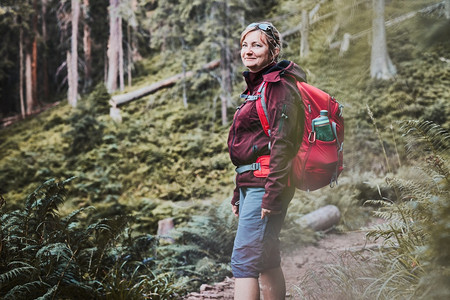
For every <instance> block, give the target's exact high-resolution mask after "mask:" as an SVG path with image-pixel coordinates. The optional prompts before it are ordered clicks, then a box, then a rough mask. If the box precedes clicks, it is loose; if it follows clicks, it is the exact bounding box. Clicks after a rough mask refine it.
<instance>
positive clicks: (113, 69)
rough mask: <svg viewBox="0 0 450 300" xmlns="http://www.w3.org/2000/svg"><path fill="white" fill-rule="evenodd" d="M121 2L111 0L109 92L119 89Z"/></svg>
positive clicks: (107, 85) (107, 84)
mask: <svg viewBox="0 0 450 300" xmlns="http://www.w3.org/2000/svg"><path fill="white" fill-rule="evenodd" d="M119 2H120V1H119V0H109V41H108V79H107V82H106V88H107V90H108V92H109V93H112V92H114V91H115V90H117V77H118V75H119V52H120V51H119V47H120V44H119V43H121V42H122V41H121V40H119V38H120V30H119V25H120V22H119V18H120V16H119Z"/></svg>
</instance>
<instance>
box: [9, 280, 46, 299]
mask: <svg viewBox="0 0 450 300" xmlns="http://www.w3.org/2000/svg"><path fill="white" fill-rule="evenodd" d="M49 288H50V285H48V284H46V283H45V282H42V281H40V280H35V281H31V282H27V283H24V284H19V285H16V286H15V287H13V288H12V289H11V290H10V291H9V292H8V293H7V294H6V295H5V298H4V299H34V298H35V296H36V295H42V294H43V293H44V292H46V291H47V290H48V289H49Z"/></svg>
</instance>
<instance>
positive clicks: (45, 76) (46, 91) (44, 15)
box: [42, 0, 50, 100]
mask: <svg viewBox="0 0 450 300" xmlns="http://www.w3.org/2000/svg"><path fill="white" fill-rule="evenodd" d="M47 5H48V0H42V41H43V43H44V51H43V55H42V71H43V75H42V76H43V78H42V80H43V82H42V84H43V95H44V99H46V100H47V99H48V98H49V94H50V92H49V86H48V84H49V83H48V61H47V56H48V51H47V41H48V35H47Z"/></svg>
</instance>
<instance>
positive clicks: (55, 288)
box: [36, 285, 58, 300]
mask: <svg viewBox="0 0 450 300" xmlns="http://www.w3.org/2000/svg"><path fill="white" fill-rule="evenodd" d="M57 291H58V286H57V285H55V286H53V287H52V288H50V289H48V290H47V292H46V293H45V294H44V295H42V296H41V297H39V298H37V299H36V300H50V299H54V297H55V294H56V292H57Z"/></svg>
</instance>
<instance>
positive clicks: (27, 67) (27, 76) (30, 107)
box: [25, 51, 34, 115]
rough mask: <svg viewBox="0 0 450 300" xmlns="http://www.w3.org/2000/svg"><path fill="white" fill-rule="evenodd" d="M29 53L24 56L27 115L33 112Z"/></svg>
mask: <svg viewBox="0 0 450 300" xmlns="http://www.w3.org/2000/svg"><path fill="white" fill-rule="evenodd" d="M30 52H31V51H29V52H27V53H26V54H25V86H26V99H27V115H30V114H31V113H32V112H33V106H34V100H33V80H32V75H31V74H32V70H31V60H32V59H31V53H30Z"/></svg>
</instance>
